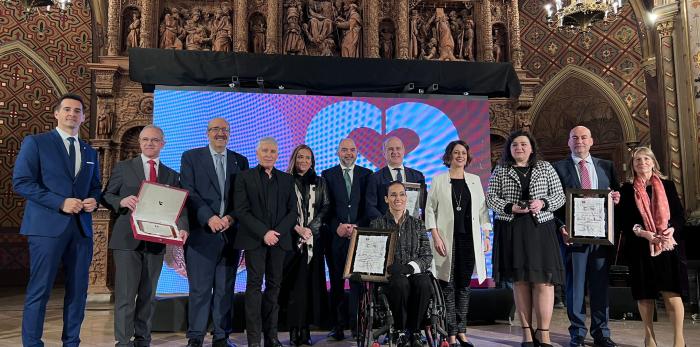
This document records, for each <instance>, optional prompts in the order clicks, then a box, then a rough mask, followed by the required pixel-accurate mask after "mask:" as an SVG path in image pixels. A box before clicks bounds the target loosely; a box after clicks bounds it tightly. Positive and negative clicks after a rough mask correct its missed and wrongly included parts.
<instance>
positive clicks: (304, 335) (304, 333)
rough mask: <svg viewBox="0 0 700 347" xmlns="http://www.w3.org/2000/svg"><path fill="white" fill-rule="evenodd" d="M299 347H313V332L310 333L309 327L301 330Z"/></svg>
mask: <svg viewBox="0 0 700 347" xmlns="http://www.w3.org/2000/svg"><path fill="white" fill-rule="evenodd" d="M297 341H298V342H299V345H307V346H311V344H312V342H311V331H309V327H303V328H301V329H300V330H299V340H297Z"/></svg>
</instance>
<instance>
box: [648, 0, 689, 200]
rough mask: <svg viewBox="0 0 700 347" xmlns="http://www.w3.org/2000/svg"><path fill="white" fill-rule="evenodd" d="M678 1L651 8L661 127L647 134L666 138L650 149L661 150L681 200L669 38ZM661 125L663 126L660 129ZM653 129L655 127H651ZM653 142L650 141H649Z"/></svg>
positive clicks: (670, 42) (673, 67) (671, 43)
mask: <svg viewBox="0 0 700 347" xmlns="http://www.w3.org/2000/svg"><path fill="white" fill-rule="evenodd" d="M678 11H679V10H678V4H677V3H670V4H665V5H661V6H657V7H655V8H654V14H656V15H657V18H658V19H657V21H656V31H657V35H658V42H659V49H658V52H659V55H660V58H661V59H657V61H660V65H659V67H658V68H659V69H661V71H659V73H658V76H661V78H660V79H659V84H660V85H659V90H660V91H663V96H662V100H663V111H662V112H663V113H662V114H663V116H664V119H662V120H660V125H661V128H662V129H654V127H650V131H651V137H652V138H654V137H656V136H658V137H659V138H664V139H665V140H666V141H665V142H666V148H659V149H656V148H655V149H654V150H655V151H658V150H662V151H664V150H665V154H666V155H664V157H666V158H665V160H664V161H663V162H664V164H666V165H664V164H661V165H662V166H665V171H666V174H668V176H669V179H671V180H673V182H675V183H676V185H677V186H678V188H679V189H678V194H679V195H680V197H681V201H682V200H683V195H684V192H683V189H682V184H683V169H682V166H681V151H680V147H681V140H680V131H681V129H680V125H679V121H678V116H679V112H678V92H677V90H676V69H675V64H676V61H675V57H674V54H673V51H674V47H673V45H674V42H673V32H674V29H675V28H674V22H675V21H676V15H677V14H678ZM663 128H665V129H663ZM655 130H656V131H655ZM652 142H653V141H652Z"/></svg>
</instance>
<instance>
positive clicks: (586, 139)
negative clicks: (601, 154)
mask: <svg viewBox="0 0 700 347" xmlns="http://www.w3.org/2000/svg"><path fill="white" fill-rule="evenodd" d="M591 146H593V137H592V136H591V131H590V130H589V129H588V128H586V127H584V126H577V127H574V128H573V129H571V132H570V133H569V148H570V149H571V156H569V157H568V158H566V159H563V160H560V161H558V162H556V163H554V169H555V170H556V171H557V174H558V175H559V179H560V180H561V185H562V187H564V188H583V189H611V190H612V191H613V192H612V197H613V201H614V202H615V203H617V202H618V201H619V200H620V193H619V192H617V191H616V190H617V189H619V187H620V183H619V182H618V180H617V175H616V174H615V170H614V167H613V163H612V162H611V161H608V160H603V159H599V158H594V157H592V156H591V154H590V149H591ZM564 211H565V207H562V208H560V209H559V210H558V211H557V219H558V220H559V224H560V230H561V233H562V236H563V237H562V239H563V243H564V261H565V265H566V310H567V313H568V316H569V321H570V322H571V325H570V326H569V334H570V335H571V342H570V343H569V345H570V346H571V347H582V346H585V344H584V340H585V337H586V334H587V330H586V307H585V296H586V283H588V295H589V297H590V305H591V329H590V333H591V336H593V341H594V343H595V345H596V346H601V347H615V346H616V344H615V342H613V340H612V339H611V338H610V329H609V328H608V311H609V304H608V270H609V268H610V258H611V257H612V253H613V251H614V248H613V247H610V246H604V245H589V244H578V243H574V244H571V243H570V242H569V241H568V237H569V234H568V231H567V230H566V226H564V223H563V221H564Z"/></svg>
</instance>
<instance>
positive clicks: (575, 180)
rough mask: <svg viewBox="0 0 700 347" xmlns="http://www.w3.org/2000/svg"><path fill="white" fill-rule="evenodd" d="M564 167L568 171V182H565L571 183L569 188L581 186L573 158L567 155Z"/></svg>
mask: <svg viewBox="0 0 700 347" xmlns="http://www.w3.org/2000/svg"><path fill="white" fill-rule="evenodd" d="M566 162H567V165H566V169H567V170H568V171H569V177H571V178H570V180H571V181H570V182H567V184H569V185H571V188H576V189H580V188H581V179H579V177H578V172H577V171H576V163H574V159H573V158H571V156H569V158H568V160H567V161H566Z"/></svg>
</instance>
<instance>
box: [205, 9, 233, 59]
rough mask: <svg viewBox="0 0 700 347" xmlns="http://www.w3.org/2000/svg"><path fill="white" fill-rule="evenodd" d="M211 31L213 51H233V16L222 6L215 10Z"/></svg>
mask: <svg viewBox="0 0 700 347" xmlns="http://www.w3.org/2000/svg"><path fill="white" fill-rule="evenodd" d="M209 31H210V32H211V41H212V47H211V49H212V51H218V52H230V51H231V33H232V32H233V27H232V25H231V18H230V17H229V15H228V14H227V13H225V12H224V10H222V9H221V8H217V9H216V11H215V12H214V20H213V21H212V23H211V27H210V29H209Z"/></svg>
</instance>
